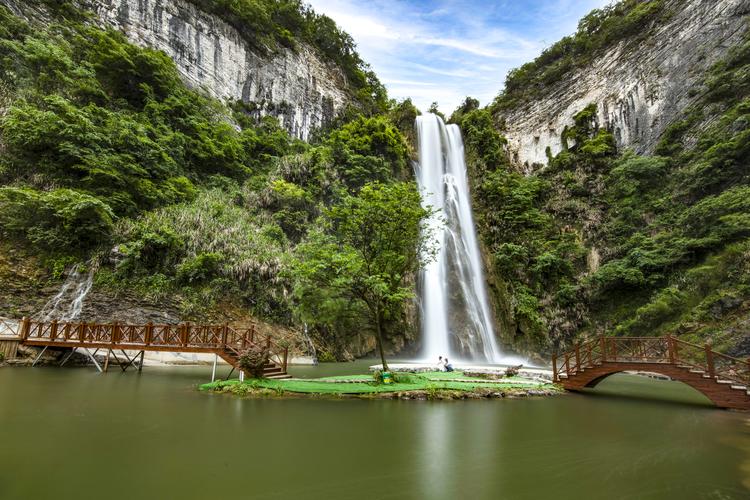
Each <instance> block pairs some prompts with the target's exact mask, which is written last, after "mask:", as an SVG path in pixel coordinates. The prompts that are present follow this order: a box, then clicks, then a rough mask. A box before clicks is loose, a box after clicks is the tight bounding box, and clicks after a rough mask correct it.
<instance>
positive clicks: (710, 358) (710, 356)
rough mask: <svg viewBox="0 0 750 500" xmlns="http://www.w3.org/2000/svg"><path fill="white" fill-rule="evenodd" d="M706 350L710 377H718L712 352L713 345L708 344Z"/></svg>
mask: <svg viewBox="0 0 750 500" xmlns="http://www.w3.org/2000/svg"><path fill="white" fill-rule="evenodd" d="M704 349H705V350H706V365H707V368H708V376H709V377H711V378H715V377H716V373H715V371H714V352H713V351H712V350H711V344H709V343H706V345H705V347H704Z"/></svg>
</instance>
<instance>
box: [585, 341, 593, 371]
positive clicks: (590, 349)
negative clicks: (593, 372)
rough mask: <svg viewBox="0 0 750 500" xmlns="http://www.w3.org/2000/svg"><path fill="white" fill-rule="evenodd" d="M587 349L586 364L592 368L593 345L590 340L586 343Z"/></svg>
mask: <svg viewBox="0 0 750 500" xmlns="http://www.w3.org/2000/svg"><path fill="white" fill-rule="evenodd" d="M587 351H588V356H589V362H588V365H586V366H589V367H592V368H593V366H594V346H593V345H592V342H589V343H588V349H587Z"/></svg>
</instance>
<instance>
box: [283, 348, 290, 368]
mask: <svg viewBox="0 0 750 500" xmlns="http://www.w3.org/2000/svg"><path fill="white" fill-rule="evenodd" d="M287 366H289V347H285V348H284V360H283V363H282V367H283V368H284V373H286V367H287Z"/></svg>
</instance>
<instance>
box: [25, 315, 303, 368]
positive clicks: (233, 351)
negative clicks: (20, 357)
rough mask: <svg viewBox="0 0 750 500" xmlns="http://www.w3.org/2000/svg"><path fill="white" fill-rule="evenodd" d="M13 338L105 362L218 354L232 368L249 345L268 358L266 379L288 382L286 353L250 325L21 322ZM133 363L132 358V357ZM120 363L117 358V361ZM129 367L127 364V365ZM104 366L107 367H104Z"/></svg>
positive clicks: (285, 349)
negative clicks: (98, 353) (126, 356)
mask: <svg viewBox="0 0 750 500" xmlns="http://www.w3.org/2000/svg"><path fill="white" fill-rule="evenodd" d="M18 325H19V326H18V328H17V330H18V331H17V335H18V338H19V341H20V343H21V344H22V345H27V346H36V347H64V348H72V349H77V348H84V349H106V350H107V358H106V360H107V361H106V364H109V356H110V354H111V353H112V352H113V351H115V350H120V351H138V352H140V353H141V362H142V360H143V354H142V353H143V352H144V351H162V352H184V353H208V354H217V355H218V356H220V357H221V358H222V359H224V360H225V361H226V362H227V363H229V364H230V365H232V366H233V367H234V368H236V369H237V370H239V369H240V367H239V358H240V354H241V353H242V352H243V351H244V350H246V349H248V348H249V347H250V346H252V345H257V344H261V345H265V346H266V347H267V348H268V349H269V351H270V353H271V360H270V361H269V363H268V364H267V365H266V367H265V369H264V373H265V376H266V377H268V378H287V377H288V375H287V373H286V370H287V363H288V359H289V349H288V348H287V347H282V346H279V345H277V344H275V343H274V342H273V341H272V339H271V337H270V336H267V337H265V338H260V337H259V336H258V335H257V334H256V332H255V328H254V327H250V328H246V329H235V328H232V327H230V326H228V325H194V324H191V323H184V324H180V325H156V324H153V323H148V324H145V325H128V324H121V323H116V322H115V323H106V324H101V323H70V322H67V323H59V322H57V321H54V320H53V321H50V322H40V321H33V320H30V319H28V318H23V319H22V320H21V321H20V322H19V323H18ZM134 359H135V358H134ZM118 362H119V360H118ZM131 363H132V362H131ZM105 367H106V365H105Z"/></svg>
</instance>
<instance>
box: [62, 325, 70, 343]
mask: <svg viewBox="0 0 750 500" xmlns="http://www.w3.org/2000/svg"><path fill="white" fill-rule="evenodd" d="M63 339H65V340H66V341H67V340H70V323H65V326H64V327H63Z"/></svg>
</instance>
